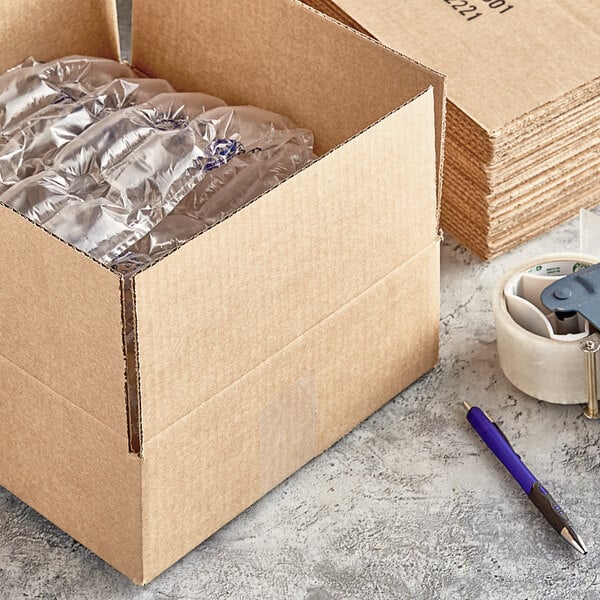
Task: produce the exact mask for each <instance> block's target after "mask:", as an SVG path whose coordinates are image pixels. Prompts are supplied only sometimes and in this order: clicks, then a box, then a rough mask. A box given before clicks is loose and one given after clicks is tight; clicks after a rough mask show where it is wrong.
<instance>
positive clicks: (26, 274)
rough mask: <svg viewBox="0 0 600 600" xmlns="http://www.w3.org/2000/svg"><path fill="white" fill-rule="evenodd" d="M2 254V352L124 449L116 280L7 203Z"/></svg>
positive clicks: (2, 210) (1, 213)
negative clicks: (110, 434) (101, 426)
mask: <svg viewBox="0 0 600 600" xmlns="http://www.w3.org/2000/svg"><path fill="white" fill-rule="evenodd" d="M0 256H2V261H0V282H1V284H0V306H2V308H3V310H2V311H0V340H2V348H1V350H0V353H1V354H2V355H3V356H4V358H6V359H7V360H8V361H10V362H11V363H12V364H13V365H15V366H16V367H17V368H18V369H20V371H22V372H24V373H27V375H28V376H29V377H32V378H34V379H36V380H37V381H38V382H40V383H41V384H43V385H44V386H45V387H47V388H49V389H50V390H51V391H52V392H54V393H56V394H59V395H60V396H62V397H63V398H64V399H65V400H67V401H68V402H69V403H71V404H73V405H75V406H78V407H79V408H80V409H82V410H84V411H85V412H87V413H88V414H90V415H92V416H93V417H94V418H96V419H97V420H98V421H100V422H102V423H103V424H104V425H105V426H107V427H109V428H111V429H112V430H113V431H116V432H117V433H119V434H121V435H122V436H123V438H124V439H123V447H124V448H126V447H127V435H128V432H127V420H126V410H125V379H124V371H125V365H124V357H123V336H122V326H121V288H120V278H119V276H118V275H116V274H115V273H112V272H111V271H109V270H108V269H106V268H104V267H102V266H101V265H99V264H98V263H95V262H94V261H93V260H91V259H90V258H88V257H87V256H84V255H83V254H82V253H81V252H78V251H77V250H75V249H74V248H72V247H70V246H68V245H67V244H65V243H64V242H62V241H60V240H58V239H57V238H55V237H53V236H52V235H50V234H48V233H47V232H46V231H44V230H43V229H42V228H41V227H38V226H36V225H34V224H33V223H31V222H30V221H28V220H27V219H25V218H24V217H22V216H21V215H19V214H17V213H16V212H14V211H13V210H12V209H10V208H7V207H6V206H4V205H2V204H0ZM81 451H84V449H83V448H82V449H81Z"/></svg>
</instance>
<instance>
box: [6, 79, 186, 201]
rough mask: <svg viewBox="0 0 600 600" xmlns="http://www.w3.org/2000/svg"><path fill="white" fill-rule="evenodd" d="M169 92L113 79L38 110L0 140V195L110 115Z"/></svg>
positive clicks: (149, 83) (147, 82) (161, 84)
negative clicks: (78, 95) (79, 94)
mask: <svg viewBox="0 0 600 600" xmlns="http://www.w3.org/2000/svg"><path fill="white" fill-rule="evenodd" d="M173 91H174V90H173V88H172V87H171V85H170V84H169V83H168V82H166V81H164V80H162V79H143V78H136V79H117V80H115V81H112V82H110V83H106V84H103V85H101V86H100V87H97V88H93V89H92V90H90V91H89V92H88V93H85V94H83V95H82V96H81V98H79V99H72V98H70V97H69V99H64V100H61V101H59V102H54V103H52V104H50V105H48V106H45V107H44V108H42V109H40V110H38V111H37V112H35V113H34V114H33V115H31V116H29V118H27V119H25V120H24V121H22V122H21V124H20V128H19V129H18V130H17V131H15V132H13V133H12V134H6V135H4V136H2V137H0V193H2V192H4V191H6V190H7V189H8V188H9V187H11V186H13V185H15V184H17V183H19V181H22V180H23V179H26V178H27V177H30V176H32V175H35V174H36V173H39V172H41V171H43V170H44V169H46V168H48V167H49V166H51V165H52V164H53V162H54V158H55V156H56V154H57V153H58V151H59V150H60V149H61V148H62V147H63V146H65V145H66V144H67V143H68V142H70V141H71V140H73V139H75V138H76V137H77V136H78V135H81V134H82V133H83V132H84V131H85V130H86V129H88V128H89V127H91V126H92V125H93V124H94V123H97V122H98V121H100V120H102V119H104V118H106V117H107V116H109V115H110V114H111V113H113V112H114V111H116V110H120V109H122V108H126V107H128V106H133V105H136V104H142V103H145V102H148V101H149V100H150V99H152V98H153V97H154V96H156V95H158V94H161V93H166V92H173Z"/></svg>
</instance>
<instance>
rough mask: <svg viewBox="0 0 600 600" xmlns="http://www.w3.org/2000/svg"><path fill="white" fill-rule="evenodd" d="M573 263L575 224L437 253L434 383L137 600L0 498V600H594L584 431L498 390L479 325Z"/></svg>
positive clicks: (584, 425)
mask: <svg viewBox="0 0 600 600" xmlns="http://www.w3.org/2000/svg"><path fill="white" fill-rule="evenodd" d="M577 249H578V224H577V221H576V220H574V221H572V222H570V223H567V224H565V225H563V226H561V227H559V228H557V229H555V230H554V231H552V232H550V233H548V234H547V235H545V236H543V237H541V238H539V239H538V240H535V241H533V242H530V243H528V244H525V245H523V246H522V247H521V248H519V249H518V250H516V251H514V252H512V253H510V254H508V255H505V256H503V257H501V258H499V259H496V260H494V261H493V262H491V263H483V262H481V261H480V260H479V259H477V258H475V257H474V256H473V255H472V254H471V253H470V252H468V251H467V250H465V249H464V248H462V247H460V246H459V245H458V244H457V243H456V242H455V241H454V240H453V239H452V238H449V239H447V240H446V241H445V242H444V244H443V248H442V271H443V274H442V322H441V344H442V346H441V362H440V364H439V366H438V367H437V368H436V369H435V370H434V371H432V372H431V373H429V374H428V375H426V376H425V377H423V378H422V379H420V380H419V381H418V382H417V383H415V384H414V385H413V386H412V387H411V388H409V389H408V390H406V391H404V392H403V393H402V394H400V395H399V396H398V397H397V398H395V399H394V400H393V401H391V402H390V403H389V404H387V405H386V406H385V407H384V408H383V409H381V410H380V411H379V412H378V413H377V414H375V415H374V416H373V417H371V418H370V419H369V420H367V421H366V422H365V423H363V424H362V425H361V426H360V427H358V428H357V429H356V430H355V431H353V432H352V433H351V434H349V435H348V436H346V437H345V438H344V439H343V440H341V441H340V442H339V443H337V444H336V445H335V446H334V447H333V448H331V449H330V450H329V451H327V452H326V453H324V454H323V455H321V456H320V457H318V458H316V459H315V460H313V461H312V462H311V463H310V464H309V465H307V466H306V467H304V468H303V469H302V470H301V471H300V472H298V473H296V474H295V475H294V476H292V477H291V478H290V479H288V480H287V481H286V482H285V483H283V484H282V485H281V486H279V487H278V488H277V489H276V490H274V491H273V492H271V493H270V494H269V495H267V496H266V497H265V498H263V499H262V500H260V501H259V502H258V503H257V504H256V505H254V506H253V507H252V508H250V509H249V510H248V511H246V512H245V513H244V514H243V515H241V516H240V517H239V518H237V519H236V520H235V521H233V522H232V523H231V524H229V525H228V526H226V527H225V528H224V529H222V530H221V531H220V532H218V533H217V534H216V535H214V536H213V537H212V538H210V539H209V540H208V541H207V542H205V543H204V544H203V545H201V546H200V547H198V548H197V549H196V550H194V551H193V552H192V553H191V554H189V555H188V556H187V557H185V558H184V559H182V560H181V561H180V562H179V563H177V564H176V565H175V566H174V567H172V568H171V569H170V570H169V571H167V572H166V573H164V574H163V575H162V576H160V577H159V578H158V579H157V580H156V581H154V582H153V583H151V584H150V585H149V586H147V587H146V588H144V589H140V588H136V587H135V586H134V585H133V584H131V583H129V582H128V581H127V580H126V579H125V578H124V577H122V576H121V575H119V574H118V573H117V572H115V571H114V570H112V569H111V568H110V567H108V566H107V565H106V564H105V563H103V562H102V561H101V560H100V559H99V558H97V557H96V556H94V555H93V554H91V553H90V552H88V551H87V550H85V549H84V548H83V547H81V546H80V545H79V544H77V543H76V542H74V541H73V540H72V539H71V538H70V537H68V536H67V535H65V534H63V533H62V532H61V531H59V530H58V529H57V528H56V527H54V526H53V525H51V524H49V523H48V522H47V521H45V520H44V519H43V518H41V517H40V516H39V515H37V514H36V513H35V512H34V511H32V510H31V509H29V508H28V507H27V506H25V505H24V504H22V503H21V502H20V501H18V500H17V499H16V498H15V497H14V496H12V495H11V494H9V493H8V492H6V491H4V490H2V489H1V488H0V597H1V598H2V599H20V598H61V599H62V598H73V599H77V600H87V599H98V600H100V599H101V600H106V599H112V598H119V599H134V598H135V599H138V598H139V599H157V598H158V599H160V598H172V599H177V600H180V599H181V600H183V599H192V598H193V599H204V598H206V599H220V598H240V599H243V600H254V599H256V600H271V599H272V600H281V599H290V600H330V599H331V600H333V599H356V600H369V599H371V598H407V599H413V598H415V599H420V598H424V599H429V598H457V599H477V600H478V599H485V598H490V599H493V598H499V599H502V600H505V599H510V600H513V599H522V600H525V599H530V600H531V599H534V598H545V599H556V600H565V599H570V598H576V599H582V598H589V599H592V598H600V576H599V575H598V573H600V571H599V569H600V560H599V558H598V557H599V548H600V543H599V542H597V539H598V534H599V532H600V524H599V521H598V517H599V516H600V504H599V494H598V491H599V489H600V485H599V478H600V455H599V452H598V445H599V439H600V422H590V421H587V420H585V419H584V418H583V416H582V411H581V407H580V406H568V407H564V406H554V405H548V404H545V403H541V402H538V401H535V400H533V399H531V398H528V397H526V396H525V395H523V394H521V393H520V392H519V391H517V390H516V389H515V388H513V387H512V386H511V385H510V383H508V382H507V381H506V379H505V378H504V376H503V375H502V372H501V371H500V368H499V366H498V362H497V357H496V346H495V341H494V340H495V334H494V327H493V319H492V312H491V292H492V288H493V285H494V283H495V282H496V281H497V280H498V279H499V277H500V276H501V274H503V273H504V272H505V271H506V270H507V269H510V268H512V267H514V266H516V265H517V264H519V263H521V262H523V261H525V260H527V259H529V258H531V257H534V256H537V255H539V254H544V253H547V252H553V251H560V250H565V251H572V250H577ZM464 400H467V401H469V402H471V403H473V404H478V405H480V406H482V407H483V408H485V409H486V410H488V412H490V413H491V414H492V415H493V416H494V417H495V418H496V420H497V421H499V422H500V423H501V424H502V426H503V429H504V430H505V433H506V434H507V436H508V437H509V438H510V439H511V441H512V442H513V444H514V445H515V447H516V448H517V450H518V451H519V453H520V454H521V456H522V457H523V458H524V460H525V461H526V463H527V464H528V466H529V467H530V468H531V469H532V470H533V471H534V473H535V474H536V475H537V476H538V477H539V478H540V479H542V480H543V481H545V483H546V484H547V486H548V489H549V490H550V491H551V492H552V493H553V495H554V496H555V497H556V498H557V499H559V500H560V501H561V503H562V505H563V508H564V509H565V510H566V512H567V514H569V516H570V517H571V519H572V521H573V523H574V525H575V527H576V528H577V530H578V531H579V533H580V534H581V536H582V537H583V539H584V540H585V542H586V543H587V545H588V548H589V550H590V552H589V554H588V555H587V556H581V555H578V554H577V553H576V552H575V551H574V550H572V549H571V548H570V547H569V546H568V545H567V544H566V543H565V542H563V541H562V540H561V539H560V537H559V536H558V535H557V534H556V533H555V532H554V531H553V530H552V529H551V528H550V526H549V525H548V524H547V523H546V522H545V521H544V519H543V518H542V517H541V516H540V514H539V513H538V512H537V511H536V510H535V508H534V507H533V506H532V505H531V503H530V502H529V500H528V499H527V498H526V497H525V495H524V494H523V493H522V492H521V490H520V488H519V487H518V485H517V484H516V483H515V482H514V481H513V480H512V479H511V478H510V476H509V475H508V474H507V473H506V472H505V470H504V469H503V467H502V466H501V465H500V463H499V462H498V461H497V460H496V459H495V458H494V456H493V455H492V454H491V453H490V452H489V451H488V450H487V449H486V448H485V447H484V446H483V444H482V442H481V441H480V440H479V438H478V437H477V435H476V434H475V432H474V431H473V430H472V429H471V428H470V427H469V426H468V424H467V422H466V420H465V413H464V410H463V408H462V406H461V404H462V402H463V401H464Z"/></svg>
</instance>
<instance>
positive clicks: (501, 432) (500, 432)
mask: <svg viewBox="0 0 600 600" xmlns="http://www.w3.org/2000/svg"><path fill="white" fill-rule="evenodd" d="M486 417H487V418H488V419H490V417H489V416H488V414H487V413H486ZM490 421H492V419H490ZM492 424H493V425H494V426H495V427H496V429H497V430H498V433H499V434H500V435H501V436H502V437H503V438H504V441H505V442H506V443H507V444H508V446H509V448H510V449H511V450H512V451H513V452H514V453H515V454H517V452H516V450H515V449H514V448H513V445H512V444H511V443H510V442H509V441H508V438H507V437H506V436H505V435H504V431H502V429H500V425H498V423H496V421H492ZM517 456H519V455H518V454H517ZM519 458H520V457H519Z"/></svg>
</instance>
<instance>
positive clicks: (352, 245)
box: [0, 0, 445, 583]
mask: <svg viewBox="0 0 600 600" xmlns="http://www.w3.org/2000/svg"><path fill="white" fill-rule="evenodd" d="M115 14H116V13H115V6H114V3H113V1H112V0H105V1H99V0H48V1H46V2H44V3H43V4H42V3H33V2H30V3H28V10H27V11H26V10H25V8H24V7H23V6H21V4H19V3H14V2H9V1H8V0H2V2H0V44H1V45H2V53H1V54H0V69H2V70H4V69H6V68H8V67H10V66H11V65H13V64H16V63H18V62H19V61H21V60H22V59H24V58H25V57H26V56H28V55H33V56H35V57H36V58H38V59H42V60H47V59H52V58H57V57H60V56H64V55H69V54H87V55H96V56H105V57H111V58H115V59H118V57H119V54H118V42H117V29H116V18H115ZM132 63H133V66H134V67H135V68H136V69H138V70H139V71H141V72H142V73H145V74H147V75H150V76H154V77H162V78H166V79H168V80H169V81H170V82H171V83H172V84H173V85H175V86H176V87H177V88H178V89H181V90H188V91H193V90H201V91H203V92H206V93H210V94H215V95H218V96H221V97H222V98H224V99H225V100H226V101H227V102H228V103H230V104H242V103H244V104H245V103H248V104H255V105H257V106H261V107H263V108H266V109H269V110H273V111H277V112H279V113H281V114H284V115H287V116H289V117H290V118H292V119H293V120H294V121H295V122H296V123H297V124H298V125H299V126H302V127H308V128H310V129H312V130H313V131H314V133H315V136H316V151H317V152H318V154H319V155H320V159H319V160H318V161H317V162H315V163H313V164H312V165H310V166H309V167H308V168H306V169H304V170H303V171H301V172H299V173H298V174H296V175H295V176H293V177H292V178H290V179H288V180H287V181H285V182H284V183H282V184H281V185H279V186H278V187H276V188H274V189H272V190H271V191H270V192H268V193H266V194H264V195H263V196H262V197H260V198H258V199H257V200H256V201H255V202H253V203H252V204H250V205H249V206H247V207H245V208H244V209H242V210H241V211H239V212H237V213H236V214H234V215H232V216H231V217H230V218H228V219H226V220H224V221H223V222H221V223H219V224H218V225H217V226H215V227H213V228H212V229H210V230H208V231H206V232H205V233H203V234H202V235H200V236H199V237H197V238H196V239H194V240H192V241H191V242H189V243H188V244H186V245H185V246H183V247H182V248H180V249H179V250H177V251H176V252H174V253H173V254H171V255H169V256H168V257H166V258H164V259H163V260H161V261H160V262H158V263H157V264H156V265H154V266H153V267H151V268H149V269H148V270H146V271H143V272H142V273H140V274H139V275H138V276H136V277H135V278H134V280H133V284H132V287H131V289H127V286H126V285H125V283H124V280H123V279H122V278H121V277H120V275H119V274H118V273H116V272H113V271H111V270H109V269H108V268H105V267H103V266H101V265H100V264H98V263H96V262H94V261H93V260H92V259H90V258H88V257H87V256H85V255H83V254H82V253H81V252H79V251H77V250H75V249H74V248H72V247H70V246H68V245H67V244H65V243H63V242H62V241H60V240H58V239H56V238H55V237H52V236H51V235H49V234H48V233H46V232H45V231H43V230H42V229H41V228H39V227H37V226H35V225H34V224H32V223H31V222H29V221H27V220H26V219H25V218H23V217H22V216H20V215H18V214H17V213H15V212H13V211H11V210H10V209H8V208H6V207H4V206H0V281H1V285H0V303H1V304H2V306H3V307H4V310H3V311H2V313H1V315H0V344H1V345H0V484H1V485H3V486H5V487H6V488H7V489H9V490H10V491H11V492H13V493H14V494H15V495H17V496H18V497H19V498H21V499H23V500H24V501H25V502H27V503H28V504H30V505H31V506H32V507H33V508H35V509H36V510H38V511H39V512H40V513H41V514H43V515H45V516H46V517H47V518H48V519H50V520H52V521H53V522H54V523H56V524H57V525H58V526H59V527H61V528H62V529H64V530H65V531H66V532H68V533H69V534H71V535H72V536H73V537H75V538H76V539H77V540H79V541H80V542H81V543H82V544H84V545H86V546H87V547H88V548H90V549H91V550H93V551H94V552H95V553H97V554H98V555H99V556H101V557H102V558H103V559H105V560H106V561H107V562H109V563H110V564H111V565H113V566H114V567H115V568H117V569H118V570H120V571H121V572H123V573H124V574H125V575H127V576H128V577H130V578H131V579H133V580H134V581H135V582H138V583H143V582H148V581H150V580H151V579H153V578H154V577H156V576H157V575H158V574H160V573H161V572H162V571H163V570H164V569H166V568H167V567H169V566H170V565H171V564H173V563H174V562H175V561H177V560H178V559H179V558H181V557H182V556H183V555H184V554H186V553H187V552H188V551H190V550H191V549H192V548H194V547H195V546H196V545H197V544H199V543H200V542H201V541H203V540H204V539H205V538H207V537H208V536H209V535H211V534H212V533H213V532H214V531H216V530H217V529H218V528H220V527H221V526H222V525H224V524H225V523H227V522H228V521H229V520H231V519H232V518H234V517H235V516H236V515H238V514H239V513H240V512H241V511H243V510H244V509H245V508H246V507H248V506H249V505H251V504H252V503H253V502H255V501H256V500H257V499H259V498H260V497H261V496H262V495H264V494H265V493H266V492H267V491H269V490H270V489H272V488H273V487H274V486H276V485H277V484H278V483H279V482H281V481H282V480H283V479H285V478H286V477H287V476H289V475H290V474H291V473H292V472H294V471H295V470H296V469H298V468H299V467H300V466H302V465H303V464H304V463H306V462H307V461H309V460H310V459H311V458H313V457H314V456H316V455H317V454H319V453H320V452H322V451H323V450H325V449H326V448H327V447H329V446H330V445H331V444H333V443H334V442H335V441H336V440H338V439H339V438H340V437H342V436H343V435H344V434H346V433H347V432H348V431H350V430H351V429H352V428H353V427H354V426H355V425H356V424H357V423H359V422H360V421H362V420H363V419H365V418H366V417H367V416H368V415H369V414H371V413H372V412H373V411H375V410H376V409H377V408H379V407H380V406H381V405H382V404H384V403H385V402H386V401H387V400H389V399H390V398H391V397H393V396H394V395H395V394H396V393H398V392H399V391H400V390H402V389H403V388H405V387H406V386H407V385H409V384H410V383H412V382H413V381H414V380H415V379H416V378H418V377H419V376H420V375H422V374H423V373H425V372H426V371H427V370H429V369H430V368H431V367H433V366H434V365H435V363H436V362H437V356H438V317H439V240H438V211H437V195H438V189H437V188H438V175H439V170H440V168H441V164H442V142H443V122H444V101H445V98H444V80H443V77H442V76H440V75H438V74H436V73H434V72H432V71H430V70H428V69H426V68H424V67H422V66H420V65H418V64H417V63H415V62H413V61H412V60H410V59H407V58H405V57H403V56H401V55H399V54H397V53H394V52H392V51H390V50H388V49H386V48H384V47H383V46H381V45H379V44H377V43H375V42H372V41H370V40H368V39H367V38H366V37H363V36H360V35H358V34H356V33H355V32H353V31H351V30H350V29H349V28H346V27H344V26H341V25H339V24H338V23H336V22H334V21H333V20H331V19H329V18H326V17H324V16H323V15H321V14H319V13H317V12H316V11H314V10H312V9H309V8H307V7H305V6H303V5H301V4H300V3H297V2H295V1H293V0H261V2H254V1H252V0H235V1H234V0H204V2H202V3H197V2H193V1H191V0H178V1H174V2H170V3H164V2H162V1H160V0H144V1H141V0H138V1H137V2H136V3H135V5H134V17H133V59H132ZM127 293H131V294H132V297H133V299H134V304H133V310H134V316H135V321H136V331H135V333H136V338H135V339H136V347H135V348H134V351H135V352H134V354H133V357H134V360H131V358H130V359H129V360H127V361H126V358H125V357H126V355H127V352H126V348H125V347H124V345H125V342H124V332H123V320H124V317H123V314H124V312H127V310H129V309H128V308H127V307H125V308H123V305H124V304H126V303H125V302H124V297H125V295H126V294H127ZM129 356H130V357H131V353H130V355H129Z"/></svg>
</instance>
